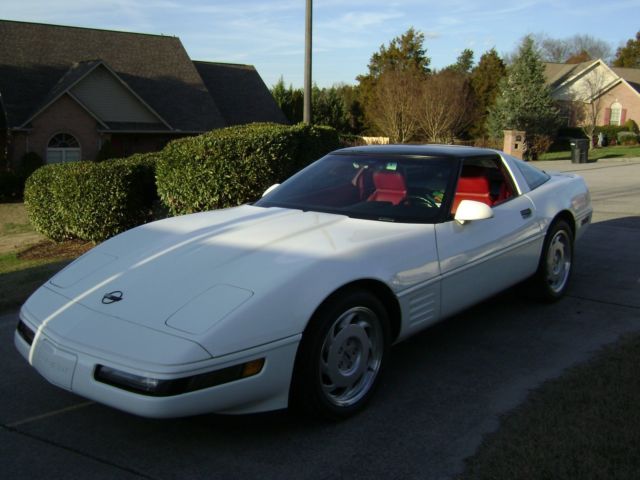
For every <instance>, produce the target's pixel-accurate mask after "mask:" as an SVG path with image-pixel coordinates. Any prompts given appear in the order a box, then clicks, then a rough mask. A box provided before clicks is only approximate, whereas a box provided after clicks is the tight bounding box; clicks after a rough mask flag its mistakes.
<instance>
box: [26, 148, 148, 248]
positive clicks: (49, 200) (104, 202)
mask: <svg viewBox="0 0 640 480" xmlns="http://www.w3.org/2000/svg"><path fill="white" fill-rule="evenodd" d="M156 157H157V154H138V155H134V156H132V157H129V158H127V159H118V160H109V161H105V162H102V163H94V162H72V163H60V164H52V165H45V166H44V167H41V168H39V169H38V170H36V171H35V172H34V173H33V174H32V175H31V176H30V177H29V178H28V180H27V182H26V185H25V191H24V201H25V205H26V208H27V213H28V215H29V220H30V221H31V224H32V225H33V226H34V228H35V229H36V230H37V231H38V232H40V233H42V234H43V235H45V236H47V237H49V238H51V239H52V240H56V241H60V240H66V239H70V238H80V239H84V240H90V241H102V240H105V239H106V238H109V237H111V236H113V235H116V234H118V233H120V232H122V231H124V230H126V229H128V228H131V227H134V226H136V225H139V224H141V223H144V222H145V221H148V220H149V218H150V214H151V209H152V205H153V202H154V200H155V199H156V198H157V196H156V191H155V182H154V171H155V164H156Z"/></svg>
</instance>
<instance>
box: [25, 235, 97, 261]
mask: <svg viewBox="0 0 640 480" xmlns="http://www.w3.org/2000/svg"><path fill="white" fill-rule="evenodd" d="M93 247H95V244H94V243H93V242H85V241H84V240H67V241H65V242H52V241H50V240H46V241H44V242H40V243H37V244H35V245H33V246H31V247H29V248H27V249H26V250H24V251H22V252H20V253H19V254H18V258H20V259H23V260H39V259H43V258H73V257H79V256H80V255H82V254H83V253H84V252H86V251H87V250H90V249H92V248H93Z"/></svg>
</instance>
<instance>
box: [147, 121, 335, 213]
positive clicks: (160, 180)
mask: <svg viewBox="0 0 640 480" xmlns="http://www.w3.org/2000/svg"><path fill="white" fill-rule="evenodd" d="M338 146H339V143H338V135H337V133H336V131H335V130H334V129H332V128H329V127H318V126H308V125H302V124H299V125H294V126H286V125H279V124H264V123H262V124H251V125H242V126H236V127H229V128H225V129H221V130H214V131H212V132H209V133H206V134H203V135H200V136H197V137H188V138H182V139H179V140H175V141H173V142H171V143H169V144H168V145H167V146H166V147H165V148H164V150H163V151H162V152H161V158H160V161H159V162H158V168H157V187H158V194H159V196H160V198H161V200H162V201H163V203H164V204H165V205H166V206H167V207H168V208H169V210H170V212H171V213H172V214H174V215H180V214H185V213H192V212H198V211H203V210H211V209H216V208H226V207H231V206H236V205H240V204H242V203H246V202H248V201H252V200H255V199H256V198H259V197H260V195H261V194H262V193H263V192H264V190H266V189H267V188H268V187H269V186H271V185H272V184H274V183H279V182H282V181H283V180H284V179H286V178H288V177H289V176H291V175H292V174H294V173H295V172H297V171H298V170H300V169H301V168H303V167H305V166H306V165H308V164H309V163H311V162H312V161H314V160H316V159H318V158H320V157H321V156H322V155H324V154H326V153H328V152H329V151H331V150H334V149H335V148H338Z"/></svg>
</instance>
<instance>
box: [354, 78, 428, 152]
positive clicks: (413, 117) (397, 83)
mask: <svg viewBox="0 0 640 480" xmlns="http://www.w3.org/2000/svg"><path fill="white" fill-rule="evenodd" d="M421 79H422V77H420V76H419V74H418V72H416V71H415V70H413V69H408V70H396V69H389V70H386V71H385V72H383V73H382V75H380V77H379V78H378V80H377V82H376V86H375V89H374V90H373V98H372V102H371V103H370V105H369V107H368V110H367V114H368V115H369V116H370V118H371V121H372V122H373V123H374V125H375V126H376V127H377V128H378V130H379V131H380V132H382V133H383V134H384V135H386V136H388V137H389V139H390V141H391V143H405V142H408V141H409V140H411V139H412V138H413V137H414V136H415V134H416V132H417V130H418V122H417V113H418V101H417V99H418V98H419V88H420V81H421Z"/></svg>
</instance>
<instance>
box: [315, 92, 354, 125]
mask: <svg viewBox="0 0 640 480" xmlns="http://www.w3.org/2000/svg"><path fill="white" fill-rule="evenodd" d="M311 93H312V96H311V103H312V105H313V107H312V110H313V119H312V120H313V123H314V124H315V125H329V126H331V127H333V128H335V129H336V130H337V131H339V132H347V130H348V119H347V112H346V108H345V105H344V103H343V101H342V98H341V96H340V95H339V94H338V89H337V88H336V87H331V88H323V89H320V88H318V86H317V85H314V86H313V89H312V92H311Z"/></svg>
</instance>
